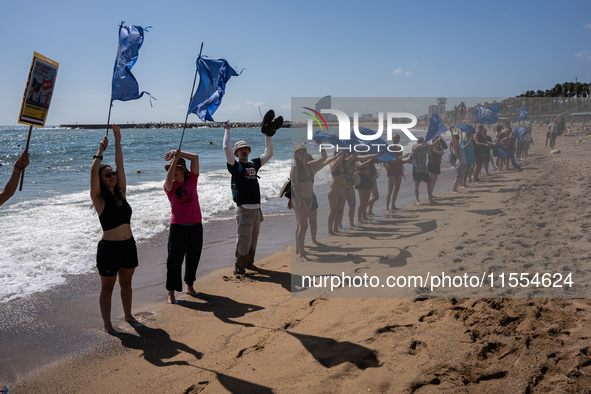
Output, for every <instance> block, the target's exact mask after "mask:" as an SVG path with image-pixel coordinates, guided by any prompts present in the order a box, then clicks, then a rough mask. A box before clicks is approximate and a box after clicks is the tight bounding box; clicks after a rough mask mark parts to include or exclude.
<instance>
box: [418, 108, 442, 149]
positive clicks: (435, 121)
mask: <svg viewBox="0 0 591 394" xmlns="http://www.w3.org/2000/svg"><path fill="white" fill-rule="evenodd" d="M446 130H447V127H445V126H444V125H443V121H442V120H441V119H440V118H439V115H437V113H435V112H433V115H431V119H430V120H429V129H428V130H427V135H426V136H425V142H423V145H425V144H426V143H427V142H429V141H431V140H432V139H433V138H436V137H439V136H440V135H441V134H443V133H445V131H446Z"/></svg>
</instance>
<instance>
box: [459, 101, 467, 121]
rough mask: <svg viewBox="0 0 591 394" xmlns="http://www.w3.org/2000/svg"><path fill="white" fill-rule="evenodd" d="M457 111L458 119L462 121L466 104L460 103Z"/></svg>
mask: <svg viewBox="0 0 591 394" xmlns="http://www.w3.org/2000/svg"><path fill="white" fill-rule="evenodd" d="M458 110H459V111H460V119H461V120H464V114H465V113H466V103H465V102H463V101H462V102H461V103H460V105H458Z"/></svg>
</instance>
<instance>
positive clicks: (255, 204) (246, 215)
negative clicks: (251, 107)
mask: <svg viewBox="0 0 591 394" xmlns="http://www.w3.org/2000/svg"><path fill="white" fill-rule="evenodd" d="M269 112H270V113H271V114H270V113H269ZM269 112H268V113H267V114H266V115H265V118H264V120H263V127H262V131H263V133H264V134H265V152H264V153H263V154H262V155H261V156H260V157H258V158H256V159H252V160H249V159H248V155H249V154H250V151H251V148H250V146H248V144H247V143H246V141H238V142H236V144H235V145H234V149H233V150H232V148H231V146H232V141H231V140H232V138H231V137H232V132H231V131H230V127H229V126H228V125H224V128H225V130H226V131H225V133H224V153H225V154H226V161H227V162H228V163H227V166H228V171H229V172H230V174H232V197H233V199H234V201H235V202H236V205H237V207H236V222H237V224H238V232H237V239H236V253H235V257H236V259H235V265H234V275H236V276H241V275H244V274H245V273H246V269H247V268H248V269H257V267H256V266H255V265H254V255H255V252H256V248H257V241H258V238H259V227H260V224H261V222H262V221H263V214H262V212H261V191H260V188H259V181H258V178H259V176H258V175H257V172H258V171H259V168H261V167H262V166H263V165H264V164H265V163H267V162H268V161H269V159H271V157H272V156H273V142H272V140H271V136H272V135H274V134H275V131H276V130H277V129H278V128H279V127H281V125H282V124H283V118H281V117H279V118H277V119H275V120H273V118H274V113H273V111H269ZM235 157H237V158H238V161H236V159H235Z"/></svg>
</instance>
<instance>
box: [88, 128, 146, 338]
mask: <svg viewBox="0 0 591 394" xmlns="http://www.w3.org/2000/svg"><path fill="white" fill-rule="evenodd" d="M113 135H114V137H115V165H116V166H117V168H116V171H113V168H112V167H111V166H108V165H105V164H101V162H102V160H103V152H104V151H105V150H106V149H107V146H108V145H109V140H108V138H107V137H106V136H105V137H104V138H103V140H102V141H101V143H100V147H99V149H98V152H97V154H96V156H94V159H93V161H92V166H91V168H90V198H91V199H92V203H93V204H94V209H95V210H96V213H97V214H98V215H99V220H100V222H101V226H102V228H103V236H102V239H101V241H100V242H99V244H98V249H97V253H96V267H97V268H98V272H99V275H100V276H101V293H100V296H99V305H100V309H101V315H102V317H103V323H104V327H105V331H107V332H108V333H109V334H116V333H117V332H118V331H117V330H115V328H114V327H113V324H112V323H111V297H112V295H113V287H114V286H115V282H116V281H117V278H119V286H120V287H121V302H122V304H123V313H124V316H125V321H127V322H128V323H129V324H131V325H135V324H139V322H138V321H137V320H136V319H135V317H134V316H133V315H132V314H131V298H132V290H131V278H132V276H133V273H134V271H135V268H136V267H137V266H138V258H137V248H136V245H135V240H134V239H133V234H132V233H131V227H130V221H131V207H130V206H129V204H128V203H127V200H126V199H125V196H126V190H127V188H126V186H127V183H126V179H125V170H124V169H123V152H122V150H121V131H120V130H119V127H118V126H117V125H116V124H113Z"/></svg>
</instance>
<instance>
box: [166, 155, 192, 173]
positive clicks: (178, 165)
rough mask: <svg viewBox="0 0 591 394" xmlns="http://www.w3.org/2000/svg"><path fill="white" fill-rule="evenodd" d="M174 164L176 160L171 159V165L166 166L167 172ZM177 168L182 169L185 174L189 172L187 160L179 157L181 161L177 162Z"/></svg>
mask: <svg viewBox="0 0 591 394" xmlns="http://www.w3.org/2000/svg"><path fill="white" fill-rule="evenodd" d="M173 163H174V159H171V160H170V163H168V164H167V165H165V166H164V169H165V170H166V171H168V169H169V168H170V166H171V165H172V164H173ZM176 166H177V167H180V168H182V169H183V171H185V172H189V170H187V164H186V163H185V159H183V158H182V157H179V160H178V161H177V162H176Z"/></svg>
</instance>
